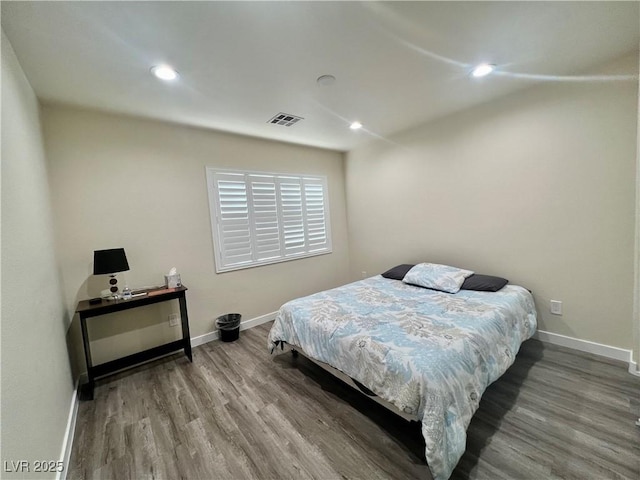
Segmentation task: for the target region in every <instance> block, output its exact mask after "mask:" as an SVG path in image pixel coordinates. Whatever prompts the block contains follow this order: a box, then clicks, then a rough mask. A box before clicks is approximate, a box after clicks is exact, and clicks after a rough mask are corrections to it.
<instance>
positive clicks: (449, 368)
mask: <svg viewBox="0 0 640 480" xmlns="http://www.w3.org/2000/svg"><path fill="white" fill-rule="evenodd" d="M470 273H473V272H470ZM405 279H406V277H405ZM535 330H536V311H535V306H534V302H533V298H532V296H531V293H530V292H529V291H528V290H527V289H525V288H523V287H519V286H516V285H506V286H504V287H503V288H501V289H500V290H499V291H497V292H487V291H473V290H459V291H457V293H449V292H445V291H440V290H434V289H430V288H424V287H423V286H416V285H411V284H409V283H405V282H404V281H400V280H397V279H392V278H385V277H383V276H381V275H377V276H374V277H371V278H367V279H364V280H361V281H357V282H354V283H351V284H348V285H345V286H342V287H338V288H334V289H332V290H327V291H324V292H320V293H317V294H314V295H310V296H307V297H304V298H299V299H296V300H293V301H290V302H288V303H286V304H285V305H283V306H282V307H281V309H280V311H279V312H278V314H277V316H276V319H275V322H274V324H273V326H272V328H271V331H270V333H269V338H268V345H269V348H270V349H271V351H272V352H274V353H275V352H282V351H285V350H284V349H283V346H284V345H287V346H289V347H292V348H294V349H300V350H302V351H303V352H304V354H305V355H306V356H308V357H309V358H311V359H312V360H315V361H316V362H321V363H324V364H327V365H329V366H331V367H333V368H335V369H337V370H339V371H340V372H343V373H344V374H345V375H347V376H348V377H350V378H352V379H354V380H355V381H357V382H358V384H360V385H362V386H364V387H365V389H368V390H370V391H371V392H373V393H374V394H375V395H377V396H378V397H380V398H381V399H382V400H383V401H384V402H385V403H388V404H390V405H392V406H393V408H395V409H396V410H397V411H398V412H400V413H402V414H403V416H404V417H405V418H416V419H418V420H419V421H420V422H421V423H422V434H423V436H424V439H425V456H426V459H427V463H428V465H429V469H430V470H431V473H432V475H433V477H434V479H435V480H444V479H447V478H449V476H450V475H451V473H452V471H453V469H454V468H455V466H456V464H457V463H458V460H459V459H460V457H461V456H462V454H463V453H464V451H465V446H466V429H467V427H468V426H469V422H470V421H471V417H472V416H473V414H474V413H475V411H476V410H477V409H478V405H479V403H480V397H481V396H482V394H483V393H484V391H485V389H486V388H487V386H488V385H489V384H491V383H492V382H493V381H495V380H496V379H498V378H499V377H500V376H501V375H502V374H503V373H504V372H505V371H506V370H507V369H508V368H509V366H511V364H512V363H513V361H514V359H515V356H516V354H517V352H518V350H519V348H520V345H521V344H522V342H523V341H525V340H526V339H528V338H530V337H531V336H532V335H533V333H534V332H535Z"/></svg>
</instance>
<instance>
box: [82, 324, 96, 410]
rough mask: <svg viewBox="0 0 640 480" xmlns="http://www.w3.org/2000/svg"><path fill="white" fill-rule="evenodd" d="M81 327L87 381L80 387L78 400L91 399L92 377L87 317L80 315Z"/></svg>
mask: <svg viewBox="0 0 640 480" xmlns="http://www.w3.org/2000/svg"><path fill="white" fill-rule="evenodd" d="M80 327H81V328H82V343H83V344H84V358H85V361H86V364H87V377H88V379H89V381H88V382H87V383H85V384H84V385H82V386H81V387H80V400H93V388H94V378H93V374H92V370H93V364H92V362H91V347H90V346H89V332H88V331H87V319H86V318H85V317H83V316H82V315H81V316H80Z"/></svg>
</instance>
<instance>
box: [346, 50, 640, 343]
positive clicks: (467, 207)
mask: <svg viewBox="0 0 640 480" xmlns="http://www.w3.org/2000/svg"><path fill="white" fill-rule="evenodd" d="M637 62H638V57H637V55H634V56H631V57H628V58H625V59H621V60H620V61H619V62H616V63H615V64H613V65H610V66H608V67H607V68H606V71H608V72H611V73H618V72H625V73H634V72H635V73H636V74H637V72H638V63H637ZM486 81H490V79H486ZM637 90H638V84H637V82H634V81H626V82H614V81H611V82H575V83H554V82H550V83H548V84H545V85H544V86H541V87H538V88H535V89H530V90H527V91H523V92H520V93H516V94H514V95H511V96H508V97H505V98H503V99H501V100H498V101H495V102H492V103H490V104H486V105H483V106H480V107H477V108H474V109H471V110H468V111H465V112H462V113H460V114H457V115H454V116H451V117H449V118H446V119H442V120H440V121H436V122H433V123H430V124H427V125H424V126H421V127H417V128H414V129H412V130H410V131H406V132H403V133H401V134H398V135H395V136H393V137H392V138H390V139H387V141H377V142H375V143H372V144H370V145H368V146H366V147H363V148H359V149H356V150H355V151H352V152H350V153H349V154H348V156H347V164H346V182H347V205H348V212H349V240H350V252H351V272H352V278H357V277H359V276H360V272H361V271H367V272H368V273H369V274H370V275H371V274H373V273H380V272H382V271H384V270H385V269H387V268H390V267H392V266H394V265H396V264H399V263H410V262H420V261H431V262H438V263H446V264H452V265H456V266H460V267H466V268H470V269H473V270H475V271H477V272H479V273H486V274H494V275H501V276H505V277H507V278H509V279H510V280H511V282H512V283H516V284H521V285H524V286H526V287H528V288H530V289H532V290H533V292H534V296H535V300H536V303H537V306H538V310H539V313H540V317H539V328H540V329H541V330H546V331H550V332H555V333H559V334H563V335H568V336H571V337H576V338H579V339H584V340H590V341H594V342H599V343H603V344H606V345H611V346H616V347H620V348H625V349H631V348H632V305H633V259H634V208H635V207H634V205H635V203H634V190H635V185H634V179H635V155H636V135H637V124H636V121H637V118H638V115H637V108H638V102H637V94H638V91H637ZM550 299H556V300H561V301H562V302H563V310H564V314H563V315H562V316H554V315H551V314H550V313H549V300H550Z"/></svg>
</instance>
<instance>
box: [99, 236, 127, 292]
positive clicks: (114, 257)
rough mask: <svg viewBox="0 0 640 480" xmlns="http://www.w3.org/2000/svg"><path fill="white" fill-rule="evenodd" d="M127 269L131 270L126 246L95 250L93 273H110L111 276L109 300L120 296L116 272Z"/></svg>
mask: <svg viewBox="0 0 640 480" xmlns="http://www.w3.org/2000/svg"><path fill="white" fill-rule="evenodd" d="M127 270H129V263H128V262H127V256H126V255H125V253H124V248H111V249H109V250H95V251H94V252H93V274H94V275H109V276H110V277H111V278H110V279H109V285H110V288H109V290H111V297H109V300H117V299H118V298H120V296H119V295H118V279H117V278H116V273H118V272H125V271H127Z"/></svg>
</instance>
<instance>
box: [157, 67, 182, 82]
mask: <svg viewBox="0 0 640 480" xmlns="http://www.w3.org/2000/svg"><path fill="white" fill-rule="evenodd" d="M151 73H153V74H154V75H155V76H156V77H158V78H159V79H160V80H175V79H176V78H178V72H176V71H175V70H174V69H173V68H172V67H170V66H169V65H156V66H154V67H151Z"/></svg>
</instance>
